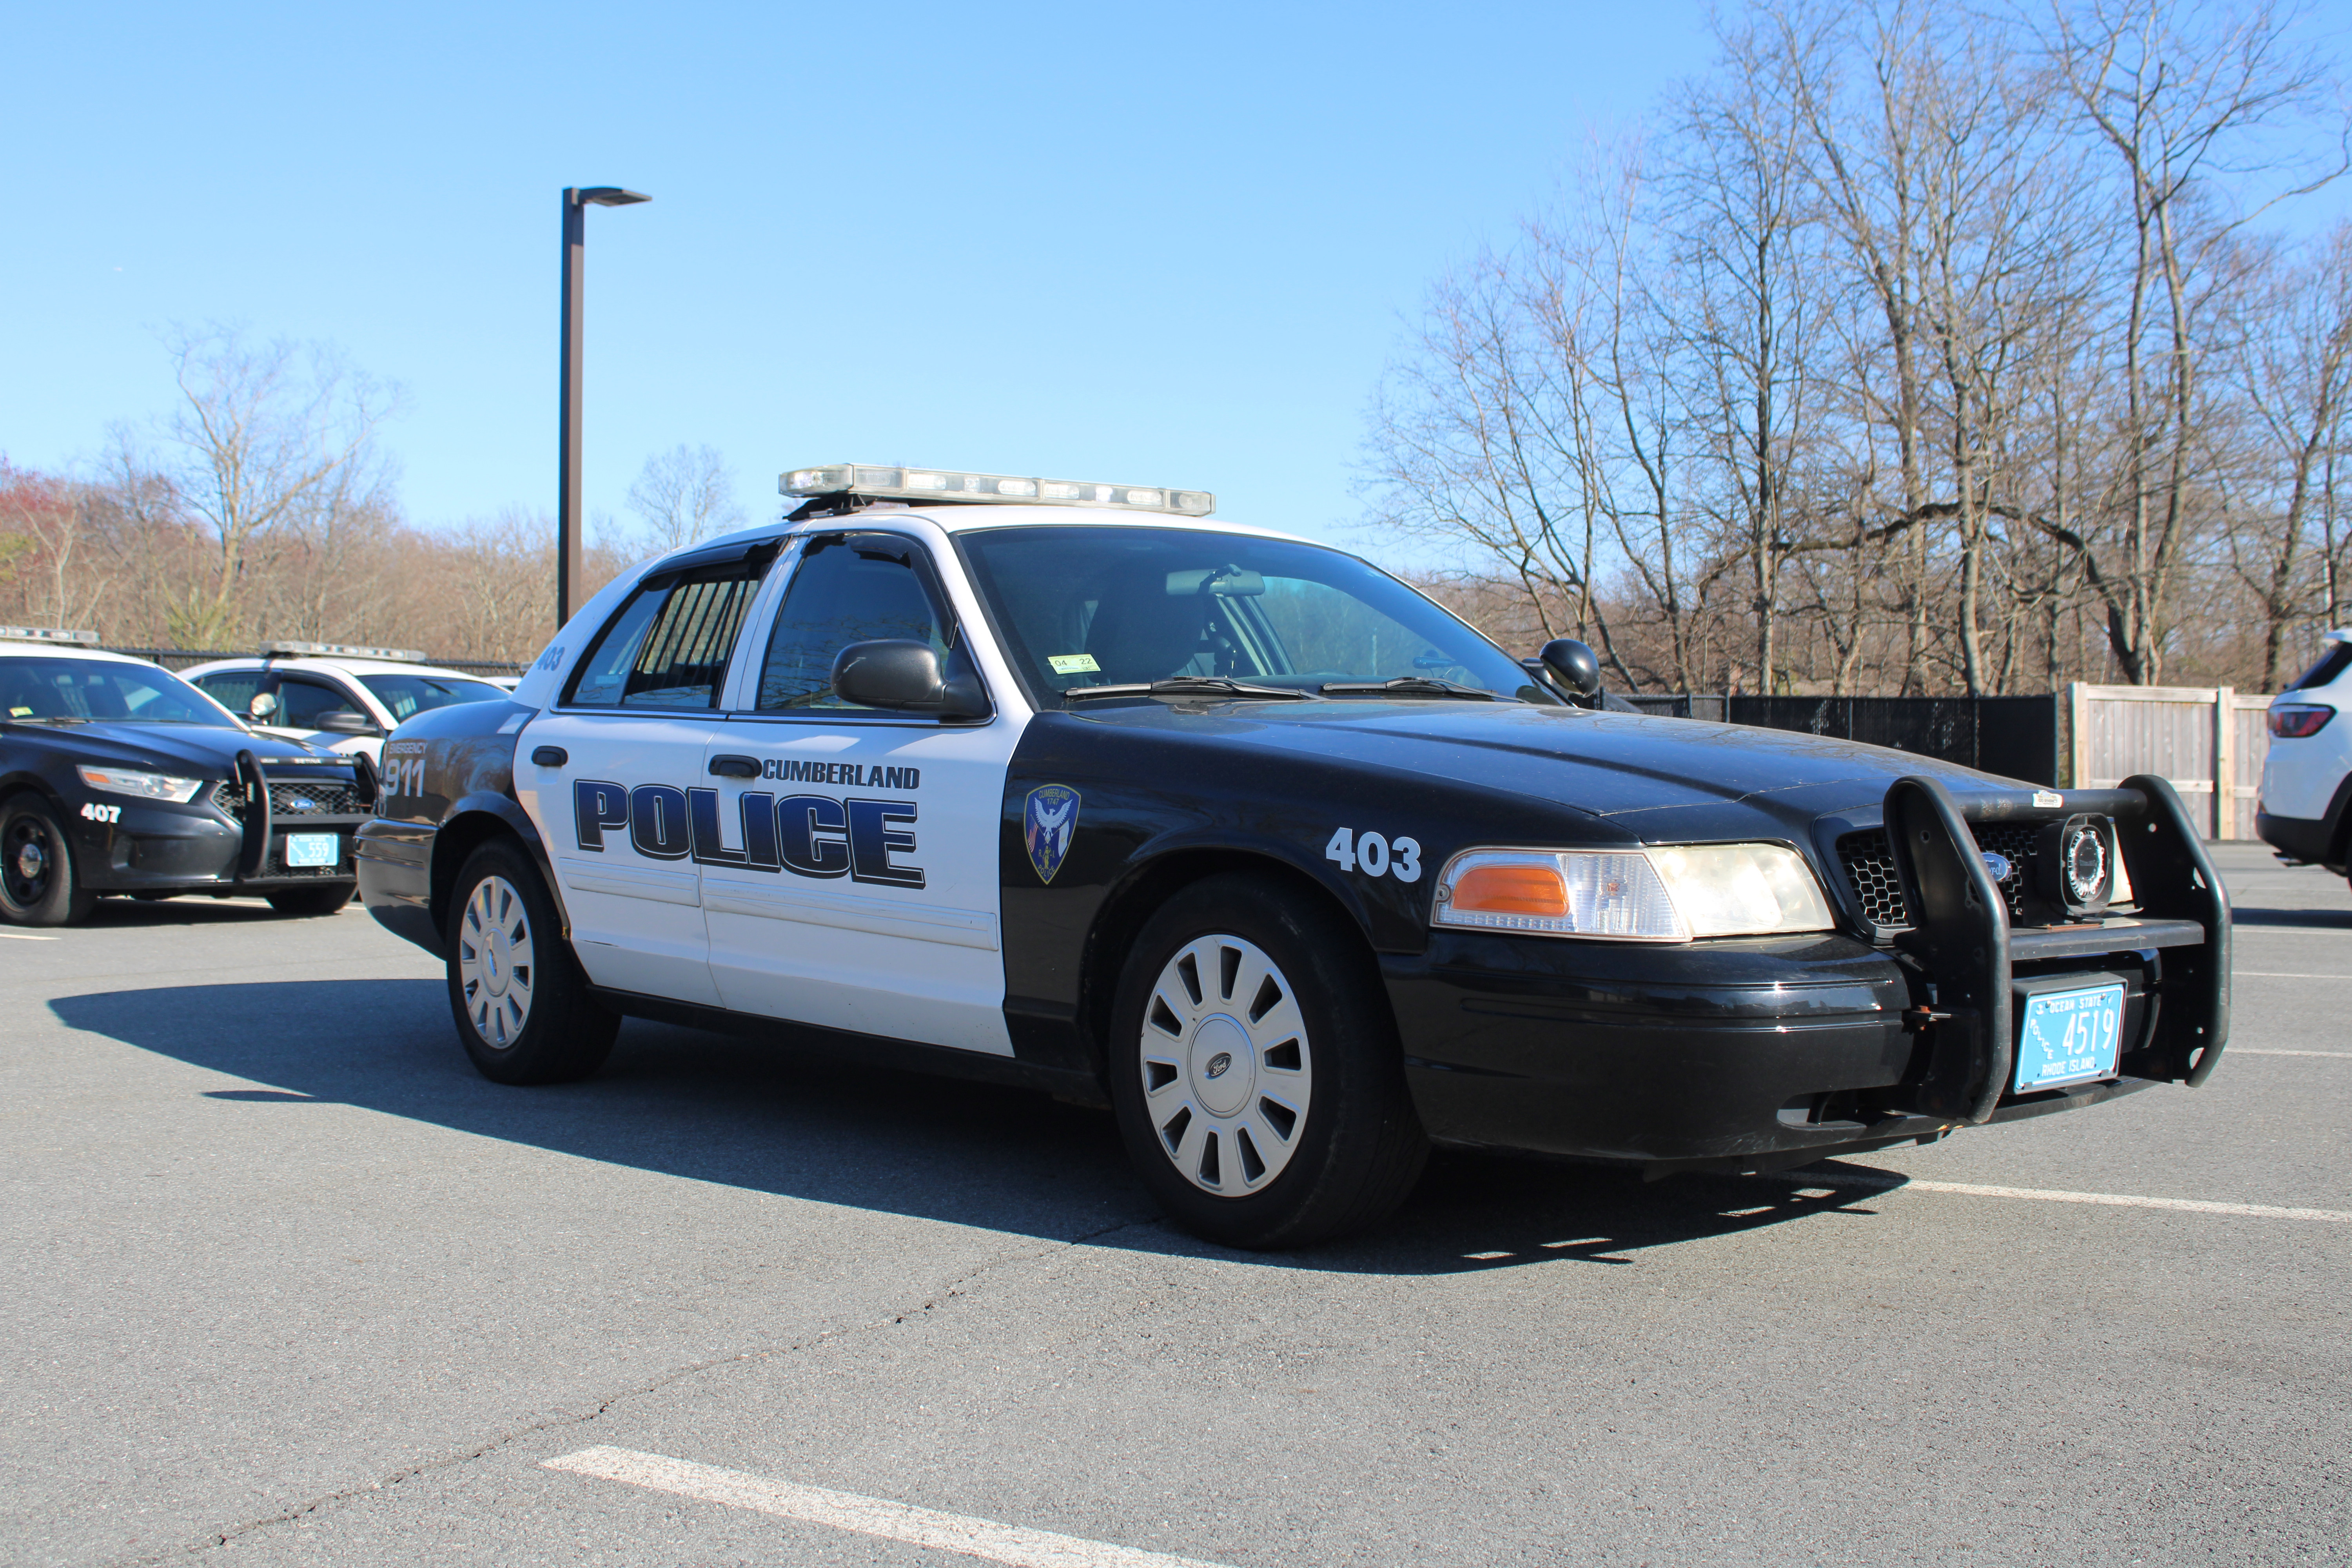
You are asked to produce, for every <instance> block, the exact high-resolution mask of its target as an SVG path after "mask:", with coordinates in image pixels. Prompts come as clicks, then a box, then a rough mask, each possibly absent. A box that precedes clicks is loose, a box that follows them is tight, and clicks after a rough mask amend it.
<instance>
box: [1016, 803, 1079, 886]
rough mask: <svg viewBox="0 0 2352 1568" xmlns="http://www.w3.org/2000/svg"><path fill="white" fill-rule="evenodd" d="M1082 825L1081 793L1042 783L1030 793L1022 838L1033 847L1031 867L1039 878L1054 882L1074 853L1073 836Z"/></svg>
mask: <svg viewBox="0 0 2352 1568" xmlns="http://www.w3.org/2000/svg"><path fill="white" fill-rule="evenodd" d="M1077 826H1078V792H1077V791H1076V790H1074V789H1072V788H1071V787H1070V786H1069V785H1067V784H1040V785H1038V786H1037V787H1036V788H1035V789H1033V790H1031V791H1030V792H1029V802H1028V805H1026V806H1025V807H1024V809H1023V811H1022V814H1021V827H1022V837H1023V838H1024V839H1025V840H1026V841H1027V843H1028V846H1029V864H1030V865H1032V866H1034V867H1035V868H1037V879H1038V880H1039V881H1041V882H1050V881H1052V880H1053V879H1054V873H1055V872H1056V871H1058V870H1060V869H1061V868H1062V857H1063V856H1065V855H1067V854H1068V853H1069V852H1070V836H1071V834H1073V833H1075V832H1076V831H1077Z"/></svg>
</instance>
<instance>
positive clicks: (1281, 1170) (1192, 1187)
mask: <svg viewBox="0 0 2352 1568" xmlns="http://www.w3.org/2000/svg"><path fill="white" fill-rule="evenodd" d="M1109 1067H1110V1088H1111V1103H1112V1106H1113V1108H1114V1109H1115V1110H1117V1112H1118V1125H1119V1132H1120V1135H1121V1137H1122V1138H1123V1139H1124V1140H1125V1142H1126V1143H1127V1150H1128V1157H1129V1159H1130V1160H1132V1161H1133V1162H1134V1163H1135V1167H1136V1170H1137V1171H1138V1173H1139V1174H1140V1175H1141V1176H1142V1178H1143V1181H1144V1184H1145V1185H1146V1186H1148V1187H1150V1189H1151V1192H1152V1195H1153V1196H1154V1197H1156V1198H1158V1199H1159V1200H1160V1204H1161V1205H1162V1206H1163V1207H1165V1208H1166V1209H1167V1210H1168V1211H1169V1212H1170V1213H1171V1215H1174V1216H1175V1218H1176V1219H1177V1220H1178V1221H1179V1222H1180V1223H1181V1224H1182V1225H1183V1226H1185V1227H1186V1228H1187V1229H1189V1230H1192V1231H1193V1232H1195V1233H1196V1234H1198V1235H1201V1236H1202V1237H1208V1238H1209V1239H1211V1240H1213V1241H1221V1242H1224V1243H1226V1244H1228V1245H1230V1246H1234V1247H1303V1246H1306V1245H1307V1244H1309V1243H1312V1242H1317V1241H1321V1240H1324V1239H1326V1238H1328V1237H1334V1236H1339V1235H1344V1234H1346V1233H1348V1232H1349V1231H1356V1230H1361V1229H1364V1228H1365V1227H1367V1226H1371V1225H1374V1224H1377V1223H1378V1222H1379V1221H1380V1220H1381V1219H1383V1218H1385V1217H1386V1216H1387V1215H1388V1214H1389V1213H1390V1212H1391V1210H1392V1209H1394V1208H1395V1207H1396V1205H1398V1204H1400V1203H1402V1201H1403V1200H1404V1197H1405V1194H1407V1193H1409V1192H1411V1191H1412V1184H1413V1183H1414V1182H1415V1181H1416V1180H1418V1179H1419V1177H1420V1175H1421V1171H1422V1166H1423V1163H1424V1162H1425V1161H1426V1159H1427V1157H1428V1144H1427V1142H1426V1141H1425V1140H1424V1138H1423V1135H1422V1131H1421V1122H1420V1119H1419V1118H1418V1117H1417V1116H1415V1114H1414V1113H1413V1108H1412V1098H1411V1096H1410V1095H1409V1093H1408V1092H1407V1090H1406V1088H1405V1082H1404V1065H1403V1056H1402V1047H1400V1046H1399V1044H1398V1041H1397V1033H1396V1024H1395V1021H1394V1019H1392V1018H1391V1016H1390V1014H1389V1006H1388V998H1387V995H1386V994H1385V993H1384V992H1383V991H1382V989H1381V983H1380V973H1379V970H1378V968H1377V966H1376V965H1375V964H1374V963H1372V959H1371V955H1370V953H1369V952H1366V951H1365V948H1364V943H1363V939H1362V937H1361V936H1360V934H1359V933H1358V932H1357V931H1355V930H1354V928H1353V927H1352V926H1351V925H1349V923H1348V922H1347V921H1345V920H1344V919H1343V918H1341V917H1340V916H1339V914H1338V913H1337V912H1336V911H1334V910H1330V909H1328V908H1327V907H1326V906H1324V905H1323V904H1321V903H1320V902H1318V901H1315V900H1309V899H1307V898H1305V897H1302V896H1300V895H1299V894H1297V893H1295V892H1292V891H1291V890H1289V889H1286V888H1284V887H1283V886H1281V885H1280V884H1279V883H1277V882H1276V881H1274V880H1272V879H1268V878H1265V877H1259V876H1252V875H1247V874H1228V875H1224V876H1219V877H1213V878H1210V879H1207V880H1205V881H1201V882H1196V883H1194V884H1193V885H1192V886H1191V887H1189V888H1187V889H1183V890H1182V891H1181V892H1180V893H1178V894H1177V895H1176V896H1175V897H1174V898H1172V899H1171V900H1169V901H1168V902H1167V904H1166V905H1164V906H1162V908H1161V909H1160V911H1159V913H1157V914H1156V915H1154V916H1153V917H1152V919H1151V921H1150V923H1149V924H1147V925H1146V926H1145V927H1144V929H1143V932H1142V934H1141V935H1140V936H1139V937H1138V938H1137V939H1136V943H1135V947H1134V950H1133V951H1132V952H1130V953H1129V957H1128V962H1127V967H1126V969H1125V971H1124V972H1123V973H1122V974H1121V976H1120V980H1119V988H1118V1000H1117V1002H1116V1003H1115V1005H1114V1008H1113V1026H1112V1034H1111V1041H1110V1063H1109Z"/></svg>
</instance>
